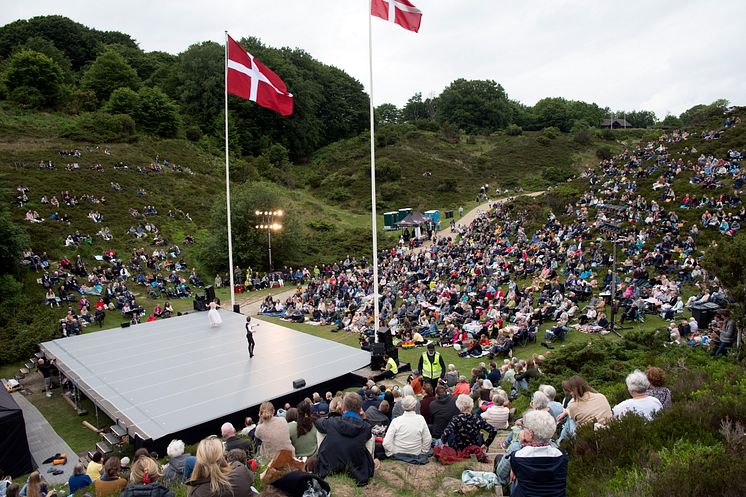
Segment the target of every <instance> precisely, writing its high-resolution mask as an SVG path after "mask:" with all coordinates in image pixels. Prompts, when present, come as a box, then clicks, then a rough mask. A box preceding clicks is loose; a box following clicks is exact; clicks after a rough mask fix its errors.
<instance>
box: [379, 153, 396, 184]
mask: <svg viewBox="0 0 746 497" xmlns="http://www.w3.org/2000/svg"><path fill="white" fill-rule="evenodd" d="M400 178H401V166H400V165H399V164H398V163H396V162H394V161H393V160H391V159H388V158H382V159H379V160H378V161H377V162H376V179H378V180H381V181H397V180H398V179H400Z"/></svg>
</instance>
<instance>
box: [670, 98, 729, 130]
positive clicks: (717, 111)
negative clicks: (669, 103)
mask: <svg viewBox="0 0 746 497" xmlns="http://www.w3.org/2000/svg"><path fill="white" fill-rule="evenodd" d="M727 107H728V101H727V100H725V99H719V100H715V101H714V102H712V103H711V104H709V105H704V104H699V105H695V106H694V107H692V108H690V109H687V110H686V111H684V112H682V113H681V115H680V116H679V119H681V123H682V125H684V126H687V127H689V126H697V125H700V124H703V123H704V122H705V121H708V120H710V119H712V118H714V117H720V116H722V115H723V113H724V112H725V109H726V108H727Z"/></svg>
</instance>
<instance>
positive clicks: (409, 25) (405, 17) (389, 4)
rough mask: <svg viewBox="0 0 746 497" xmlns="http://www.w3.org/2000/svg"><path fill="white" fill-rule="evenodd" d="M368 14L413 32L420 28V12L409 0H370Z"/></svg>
mask: <svg viewBox="0 0 746 497" xmlns="http://www.w3.org/2000/svg"><path fill="white" fill-rule="evenodd" d="M370 14H371V15H373V16H376V17H380V18H381V19H383V20H385V21H388V22H393V23H396V24H398V25H399V26H401V27H402V28H404V29H407V30H409V31H414V32H415V33H416V32H418V31H419V30H420V21H422V12H421V11H420V9H418V8H417V7H415V6H414V5H412V2H410V1H409V0H372V1H371V6H370Z"/></svg>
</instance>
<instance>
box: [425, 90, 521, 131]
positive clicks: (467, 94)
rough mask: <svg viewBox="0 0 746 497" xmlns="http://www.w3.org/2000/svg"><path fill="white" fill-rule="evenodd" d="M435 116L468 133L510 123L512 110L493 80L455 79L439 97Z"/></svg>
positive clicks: (498, 127)
mask: <svg viewBox="0 0 746 497" xmlns="http://www.w3.org/2000/svg"><path fill="white" fill-rule="evenodd" d="M437 119H438V121H440V122H442V123H445V122H448V123H451V124H453V125H454V126H456V127H457V128H459V129H463V130H464V131H466V132H467V133H489V132H492V131H494V130H497V129H502V128H504V127H506V126H507V125H508V124H510V123H511V119H512V113H511V106H510V102H509V101H508V96H507V94H506V93H505V90H504V89H503V87H502V86H501V85H499V84H497V83H496V82H495V81H492V80H483V81H482V80H471V81H469V80H465V79H457V80H456V81H454V82H453V83H451V84H450V85H449V86H448V87H446V89H445V90H443V93H441V94H440V96H439V97H438V109H437Z"/></svg>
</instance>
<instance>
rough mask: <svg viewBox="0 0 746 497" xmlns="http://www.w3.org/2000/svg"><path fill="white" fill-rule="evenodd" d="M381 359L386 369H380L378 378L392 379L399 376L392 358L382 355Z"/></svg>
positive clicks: (396, 365)
mask: <svg viewBox="0 0 746 497" xmlns="http://www.w3.org/2000/svg"><path fill="white" fill-rule="evenodd" d="M383 358H384V359H385V360H386V367H384V368H381V370H382V371H383V373H381V374H380V375H379V376H378V378H380V379H387V378H393V377H394V376H396V375H397V374H399V365H398V364H397V363H396V360H395V359H394V358H393V357H389V355H388V354H384V355H383Z"/></svg>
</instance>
